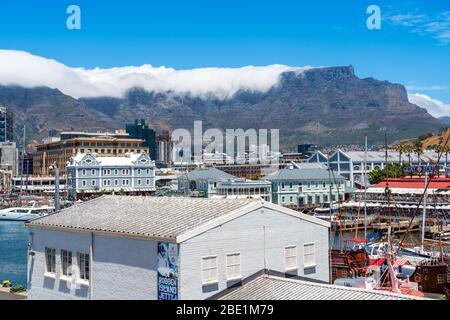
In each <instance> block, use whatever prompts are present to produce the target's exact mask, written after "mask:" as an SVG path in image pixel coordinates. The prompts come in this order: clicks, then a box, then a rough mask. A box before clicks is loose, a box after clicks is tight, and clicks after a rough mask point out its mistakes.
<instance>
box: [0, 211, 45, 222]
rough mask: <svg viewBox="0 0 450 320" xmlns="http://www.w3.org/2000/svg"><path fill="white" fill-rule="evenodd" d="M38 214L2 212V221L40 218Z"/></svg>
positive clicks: (0, 217) (0, 218) (0, 216)
mask: <svg viewBox="0 0 450 320" xmlns="http://www.w3.org/2000/svg"><path fill="white" fill-rule="evenodd" d="M39 217H40V216H39V215H38V214H27V213H24V214H10V213H8V214H0V221H30V220H33V219H36V218H39Z"/></svg>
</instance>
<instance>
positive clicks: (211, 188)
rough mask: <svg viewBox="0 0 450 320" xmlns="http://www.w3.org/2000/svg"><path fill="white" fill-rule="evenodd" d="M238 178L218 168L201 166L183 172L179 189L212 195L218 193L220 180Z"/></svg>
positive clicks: (200, 195)
mask: <svg viewBox="0 0 450 320" xmlns="http://www.w3.org/2000/svg"><path fill="white" fill-rule="evenodd" d="M237 179H238V178H237V177H235V176H233V175H231V174H228V173H226V172H223V171H221V170H219V169H217V168H212V167H211V168H199V169H195V170H193V171H190V172H188V173H185V174H182V175H181V176H180V177H179V178H178V190H180V191H185V193H188V194H190V195H196V196H199V197H206V198H208V197H211V196H214V195H216V194H217V186H218V183H219V182H223V181H234V180H237Z"/></svg>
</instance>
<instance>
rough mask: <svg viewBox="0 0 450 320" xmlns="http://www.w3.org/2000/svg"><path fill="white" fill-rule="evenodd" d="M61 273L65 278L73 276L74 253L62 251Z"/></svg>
mask: <svg viewBox="0 0 450 320" xmlns="http://www.w3.org/2000/svg"><path fill="white" fill-rule="evenodd" d="M61 273H62V275H64V276H68V277H70V276H71V275H72V252H71V251H67V250H61Z"/></svg>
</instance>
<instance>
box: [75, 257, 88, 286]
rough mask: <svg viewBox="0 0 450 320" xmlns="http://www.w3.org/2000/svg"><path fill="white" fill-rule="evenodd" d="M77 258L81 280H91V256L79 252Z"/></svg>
mask: <svg viewBox="0 0 450 320" xmlns="http://www.w3.org/2000/svg"><path fill="white" fill-rule="evenodd" d="M77 256H78V268H79V269H80V279H82V280H89V254H87V253H82V252H78V254H77Z"/></svg>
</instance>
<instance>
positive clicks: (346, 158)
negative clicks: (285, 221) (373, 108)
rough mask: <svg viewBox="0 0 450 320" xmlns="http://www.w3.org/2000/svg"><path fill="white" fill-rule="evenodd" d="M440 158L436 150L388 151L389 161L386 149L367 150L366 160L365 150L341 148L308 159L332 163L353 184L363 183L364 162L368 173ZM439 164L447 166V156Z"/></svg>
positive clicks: (319, 153) (334, 168)
mask: <svg viewBox="0 0 450 320" xmlns="http://www.w3.org/2000/svg"><path fill="white" fill-rule="evenodd" d="M437 160H438V154H437V153H436V152H434V151H429V150H427V151H424V152H423V153H422V154H421V155H420V156H418V155H417V153H410V154H408V153H406V154H405V153H403V154H402V157H401V158H400V155H399V153H398V152H395V151H388V154H387V161H386V153H385V152H384V151H369V152H367V160H365V152H364V151H342V150H340V149H338V150H336V151H335V152H333V153H331V154H330V156H329V159H328V157H327V155H325V154H323V153H322V152H320V151H316V152H315V153H314V154H313V155H312V156H311V157H310V158H309V159H308V160H307V161H308V162H309V163H322V164H324V165H327V163H328V161H329V163H330V167H331V169H332V170H333V171H334V172H335V173H336V174H339V175H341V176H343V177H345V178H346V179H347V180H349V181H350V183H351V185H352V186H355V185H356V184H363V182H364V162H366V173H367V174H368V173H369V172H371V171H373V170H375V169H383V168H384V167H385V166H386V164H387V163H399V161H400V162H401V163H402V164H411V165H413V166H414V165H419V164H426V163H432V162H433V163H435V162H436V161H437ZM439 165H441V166H442V167H446V166H447V164H446V159H445V157H444V156H443V157H441V159H440V162H439Z"/></svg>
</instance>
